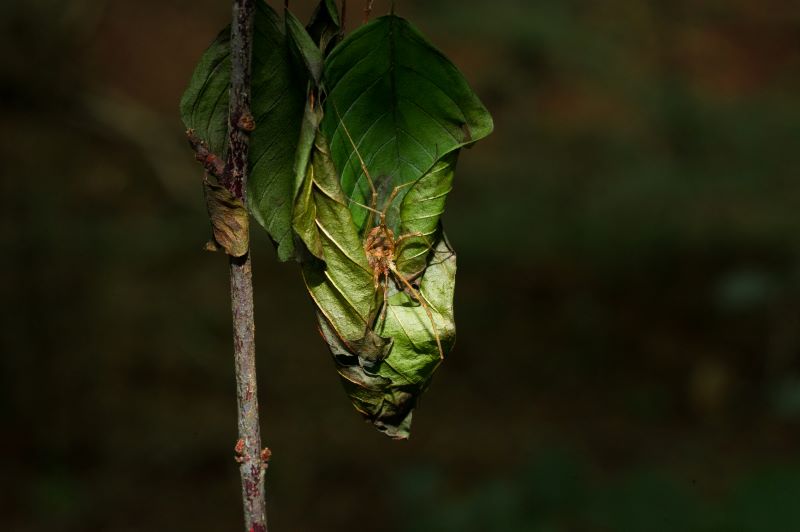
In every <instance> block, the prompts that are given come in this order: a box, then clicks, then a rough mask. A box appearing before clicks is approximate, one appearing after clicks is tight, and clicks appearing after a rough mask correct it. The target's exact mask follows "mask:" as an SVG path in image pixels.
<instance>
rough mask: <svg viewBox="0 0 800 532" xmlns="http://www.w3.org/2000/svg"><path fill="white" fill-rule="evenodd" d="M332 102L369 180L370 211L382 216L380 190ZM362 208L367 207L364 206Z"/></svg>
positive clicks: (334, 106)
mask: <svg viewBox="0 0 800 532" xmlns="http://www.w3.org/2000/svg"><path fill="white" fill-rule="evenodd" d="M331 102H332V103H333V109H334V111H336V116H337V117H339V123H340V124H341V125H342V129H343V130H344V133H345V135H347V140H349V141H350V145H351V146H352V147H353V152H354V153H355V154H356V157H358V162H359V163H360V164H361V170H362V171H363V172H364V176H366V178H367V183H368V184H369V190H370V192H371V194H372V200H371V201H370V203H371V206H370V207H369V209H370V210H371V211H372V212H376V213H378V214H381V213H380V212H379V211H378V210H377V208H378V190H377V189H376V188H375V183H373V181H372V177H371V176H370V175H369V170H367V163H365V162H364V159H363V158H362V157H361V153H360V152H359V151H358V146H356V143H355V142H354V141H353V137H352V136H351V135H350V130H348V129H347V125H346V124H345V123H344V120H342V115H340V114H339V108H338V107H336V102H333V100H331ZM351 201H352V200H351ZM359 205H361V204H360V203H359ZM362 207H366V206H365V205H362ZM383 217H384V215H383V214H381V222H383Z"/></svg>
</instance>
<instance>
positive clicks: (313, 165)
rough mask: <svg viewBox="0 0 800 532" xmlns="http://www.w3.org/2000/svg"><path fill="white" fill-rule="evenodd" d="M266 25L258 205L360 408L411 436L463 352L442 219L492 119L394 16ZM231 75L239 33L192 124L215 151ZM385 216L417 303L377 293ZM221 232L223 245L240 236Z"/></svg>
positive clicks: (255, 183)
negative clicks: (434, 380)
mask: <svg viewBox="0 0 800 532" xmlns="http://www.w3.org/2000/svg"><path fill="white" fill-rule="evenodd" d="M254 25H255V28H254V39H253V59H252V88H251V90H252V114H253V117H254V118H255V126H256V127H255V130H254V131H253V132H252V134H251V136H250V168H249V170H250V175H249V180H248V183H247V194H246V197H247V207H248V209H249V212H250V213H251V214H252V215H253V217H254V218H255V220H256V221H258V223H259V224H260V225H261V226H262V227H263V228H264V229H265V230H266V231H267V233H268V234H269V236H270V237H271V239H272V240H273V241H274V243H275V245H276V248H277V253H278V257H279V258H280V259H281V260H288V259H295V260H297V261H298V262H299V263H300V266H301V270H302V273H303V279H304V281H305V284H306V287H307V288H308V291H309V294H310V295H311V298H312V300H313V301H314V303H315V305H316V310H317V316H318V322H319V329H320V332H321V333H322V336H323V337H324V338H325V340H326V342H327V343H328V345H329V347H330V349H331V352H332V353H333V357H334V361H335V363H336V367H337V370H338V372H339V374H340V376H341V377H342V380H343V382H344V384H345V389H346V390H347V393H348V395H349V396H350V399H351V401H352V402H353V405H354V406H355V408H356V409H357V410H358V411H359V412H361V413H362V414H363V415H364V417H365V418H367V419H368V420H369V421H371V422H372V423H373V424H374V425H375V426H376V427H378V428H379V429H380V430H383V431H384V432H386V433H387V434H388V435H389V436H391V437H395V438H406V437H408V434H409V427H410V423H411V413H412V411H413V409H414V408H415V406H416V405H417V402H418V399H419V396H420V394H421V393H422V391H424V389H425V388H426V387H427V386H428V384H429V383H430V380H431V377H432V374H433V372H434V370H435V369H436V367H438V365H439V363H440V362H441V359H440V351H439V349H438V346H437V344H438V342H437V339H438V340H439V341H440V342H441V344H442V346H443V350H444V351H445V352H447V351H449V350H450V348H451V347H452V345H453V343H454V341H455V325H454V320H453V290H454V286H455V271H456V261H455V253H454V251H453V249H452V247H451V246H450V244H449V242H448V241H447V238H446V236H445V234H444V232H443V230H442V224H441V220H440V218H441V215H442V213H443V212H444V207H445V201H446V198H447V195H448V193H449V192H450V190H451V187H452V182H453V175H454V171H455V166H456V162H457V159H458V152H459V150H460V149H461V148H462V147H465V146H468V145H470V144H472V143H474V142H475V141H477V140H479V139H481V138H483V137H485V136H486V135H488V134H489V133H490V132H491V130H492V120H491V117H490V115H489V113H488V112H487V111H486V109H485V108H484V106H483V105H482V104H481V102H480V101H479V100H478V98H477V96H476V95H475V94H474V93H473V92H472V90H471V89H470V88H469V86H468V85H467V83H466V81H465V80H464V78H463V76H462V75H461V73H460V72H459V71H458V69H457V68H456V67H455V66H454V65H453V64H452V63H451V62H450V61H449V60H448V59H447V58H446V57H445V56H444V55H443V54H442V53H441V52H440V51H438V50H437V49H436V48H435V47H434V46H433V45H432V44H430V43H429V42H428V41H427V40H426V39H425V38H424V37H423V36H422V34H421V33H420V32H419V31H418V30H417V29H416V28H414V27H413V26H412V25H411V24H410V23H409V22H408V21H406V20H405V19H403V18H401V17H398V16H395V15H394V14H391V15H387V16H384V17H380V18H378V19H376V20H374V21H372V22H370V23H368V24H365V25H363V26H362V27H360V28H358V29H357V30H355V31H354V32H352V33H351V34H350V35H348V36H346V37H345V36H344V34H343V30H342V24H341V18H340V15H339V12H338V10H337V8H336V5H335V4H334V2H332V1H330V0H323V1H321V2H320V4H319V6H318V7H317V10H316V11H315V12H314V14H313V16H312V18H311V20H310V22H309V23H308V24H307V25H305V26H304V25H303V24H302V23H301V22H300V21H299V20H298V19H297V18H296V17H295V16H294V15H293V14H292V13H291V12H289V11H288V10H287V11H286V12H285V15H284V17H280V16H279V15H278V14H277V13H276V12H275V11H273V10H272V8H270V7H269V5H268V4H266V3H265V2H259V3H258V4H257V9H256V14H255V22H254ZM229 76H230V45H229V30H227V29H226V30H223V31H222V32H221V33H220V34H219V36H218V37H217V39H216V40H215V41H214V42H213V43H212V44H211V46H210V47H209V48H208V50H206V52H205V53H204V54H203V57H202V58H201V59H200V62H199V64H198V65H197V67H196V69H195V72H194V74H193V76H192V79H191V82H190V84H189V87H188V89H187V90H186V92H185V94H184V96H183V99H182V100H181V115H182V118H183V121H184V123H185V125H186V127H187V128H189V129H192V130H193V131H194V132H195V135H196V136H197V137H199V138H201V139H203V141H205V143H206V144H207V145H208V147H209V149H210V150H211V151H212V152H214V153H223V152H224V150H225V142H226V127H227V110H228V93H227V91H228V85H229V82H230V77H229ZM209 190H212V191H213V190H215V189H209ZM373 191H374V194H373ZM393 191H394V193H393ZM218 195H219V194H218ZM373 196H375V200H374V199H373ZM387 203H388V204H387ZM378 206H380V207H378ZM378 209H380V210H381V212H383V213H384V214H385V221H386V226H387V227H388V228H390V229H391V230H392V231H393V232H394V234H395V235H397V236H401V235H407V236H408V237H407V238H402V239H400V238H398V240H397V243H398V246H397V249H396V250H395V262H394V263H395V265H396V269H397V275H402V276H403V277H405V278H406V279H408V280H409V282H410V283H411V282H413V283H414V284H413V287H414V289H415V290H414V291H415V292H416V293H412V291H410V290H407V289H405V288H404V283H398V282H391V281H390V280H388V279H386V280H383V281H382V282H385V283H388V284H389V286H387V287H386V289H385V290H384V287H383V286H382V284H380V283H378V282H376V276H375V272H374V271H373V269H372V268H371V267H370V265H369V263H368V260H367V256H366V254H365V251H364V239H365V237H366V235H367V233H369V232H370V230H371V229H373V228H374V227H375V226H376V224H378V223H379V221H378V219H379V217H378V216H377V215H376V212H375V211H377V210H378ZM214 227H215V232H214V234H215V238H226V237H229V236H230V235H229V234H228V233H227V232H225V231H222V235H221V236H220V237H217V236H216V235H217V232H219V230H218V229H217V225H215V226H214ZM223 229H224V227H223ZM411 235H414V236H411ZM245 244H246V243H245ZM226 249H227V247H226ZM384 293H386V301H384ZM421 300H422V301H421ZM423 303H424V305H423ZM384 306H385V310H384ZM424 307H427V310H426V308H424ZM428 312H430V315H429V314H428ZM432 322H433V323H432ZM434 325H435V327H434Z"/></svg>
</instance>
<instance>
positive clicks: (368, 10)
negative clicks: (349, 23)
mask: <svg viewBox="0 0 800 532" xmlns="http://www.w3.org/2000/svg"><path fill="white" fill-rule="evenodd" d="M373 2H374V0H367V4H366V6H364V24H366V23H367V22H369V16H370V14H371V13H372V4H373Z"/></svg>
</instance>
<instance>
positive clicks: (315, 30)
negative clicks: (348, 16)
mask: <svg viewBox="0 0 800 532" xmlns="http://www.w3.org/2000/svg"><path fill="white" fill-rule="evenodd" d="M341 26H342V24H341V20H340V18H339V9H338V8H337V7H336V4H335V3H334V1H333V0H321V1H320V3H319V4H318V5H317V8H316V9H315V10H314V14H313V15H311V20H310V21H309V23H308V26H306V29H307V30H308V34H309V35H310V36H311V39H312V40H313V41H314V42H315V43H317V45H318V46H319V49H320V50H322V52H323V55H328V53H330V51H331V50H333V48H334V47H335V46H336V45H337V44H339V42H340V41H341V40H342V28H341Z"/></svg>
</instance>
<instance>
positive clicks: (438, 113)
mask: <svg viewBox="0 0 800 532" xmlns="http://www.w3.org/2000/svg"><path fill="white" fill-rule="evenodd" d="M325 85H326V88H327V93H328V99H327V102H326V107H325V118H324V120H323V122H322V130H323V131H324V133H325V136H326V137H327V138H328V139H329V140H330V145H331V153H332V155H333V160H334V162H335V164H336V168H337V169H338V170H339V171H340V173H341V182H342V190H343V191H344V192H345V194H346V195H347V196H348V197H349V198H351V199H352V200H354V202H358V203H361V204H366V205H369V203H370V196H371V194H370V187H369V185H368V181H367V179H366V177H365V175H364V172H363V169H362V168H361V165H360V164H359V160H358V156H357V154H356V153H355V150H354V149H353V143H351V142H350V139H349V138H348V135H347V132H349V133H350V136H351V137H352V139H353V141H354V144H355V146H356V147H357V148H358V152H359V153H360V154H361V157H362V158H363V159H364V161H365V163H366V166H367V169H368V170H369V172H370V174H371V175H372V177H373V180H374V181H376V186H378V185H380V188H379V191H378V192H379V195H380V200H381V201H379V203H378V204H379V205H381V206H382V203H383V201H385V199H386V198H387V197H388V196H389V194H391V191H392V190H393V188H394V187H396V186H398V185H403V184H407V183H412V182H414V181H416V180H417V179H419V178H420V177H422V176H423V175H425V174H426V173H428V171H429V170H430V169H431V167H432V166H433V165H434V164H435V163H436V162H437V161H438V160H439V159H440V158H442V157H443V156H444V155H446V154H448V153H450V152H452V151H454V150H456V149H458V148H460V147H462V146H465V145H467V144H470V143H472V142H475V141H477V140H479V139H481V138H483V137H485V136H486V135H488V134H489V133H490V132H491V130H492V127H493V126H492V119H491V116H490V115H489V113H488V112H487V111H486V109H485V107H484V106H483V104H481V102H480V100H479V99H478V97H477V96H476V95H475V93H474V92H472V90H471V89H470V87H469V85H468V84H467V82H466V81H465V80H464V77H463V76H462V75H461V73H460V72H459V71H458V69H457V68H456V67H455V65H453V64H452V63H451V62H450V60H448V59H447V58H446V57H445V56H444V55H443V54H442V53H441V52H440V51H438V50H437V49H436V48H434V47H433V45H431V44H430V43H429V42H428V41H427V40H426V39H425V38H424V37H423V36H422V35H421V34H420V33H419V31H418V30H416V29H415V28H414V27H413V26H411V24H409V23H408V22H407V21H406V20H404V19H402V18H400V17H397V16H394V15H389V16H385V17H381V18H378V19H376V20H375V21H373V22H371V23H369V24H367V25H364V26H362V27H361V28H359V29H358V30H356V31H355V32H353V33H352V34H351V35H349V36H348V37H347V38H346V39H345V40H344V41H343V42H342V43H341V44H340V45H339V46H337V47H336V48H335V49H334V50H333V52H332V53H331V54H330V56H329V57H328V58H327V60H326V65H325ZM345 128H346V130H347V131H345ZM407 192H408V189H407V188H406V189H403V190H401V192H400V194H399V195H398V198H397V200H396V201H395V202H394V203H393V205H392V206H391V207H390V209H389V211H388V212H387V219H388V224H389V227H391V228H392V229H393V230H395V231H397V229H398V226H399V220H398V218H399V209H400V205H401V202H402V198H403V195H404V194H405V193H407ZM350 211H351V212H352V213H353V219H354V220H355V222H356V225H357V226H358V228H359V230H360V232H361V233H362V234H363V232H364V230H365V228H367V227H368V226H370V225H371V224H369V218H370V217H369V216H368V214H367V212H368V211H367V210H366V209H364V208H362V207H359V206H358V205H356V204H355V203H351V205H350ZM436 221H438V218H437V219H434V220H433V222H434V224H433V225H434V226H435V225H436V224H435V222H436Z"/></svg>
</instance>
